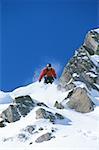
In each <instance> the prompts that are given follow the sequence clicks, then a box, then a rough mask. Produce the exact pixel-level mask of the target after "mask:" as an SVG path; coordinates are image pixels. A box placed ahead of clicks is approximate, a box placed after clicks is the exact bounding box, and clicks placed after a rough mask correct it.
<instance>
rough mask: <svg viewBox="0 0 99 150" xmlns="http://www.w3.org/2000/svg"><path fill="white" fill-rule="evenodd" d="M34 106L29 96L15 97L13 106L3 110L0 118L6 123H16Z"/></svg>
mask: <svg viewBox="0 0 99 150" xmlns="http://www.w3.org/2000/svg"><path fill="white" fill-rule="evenodd" d="M34 106H35V103H34V101H33V100H32V99H31V97H30V96H28V95H26V96H21V97H16V98H15V100H14V103H13V105H9V107H8V108H7V109H6V110H4V111H3V112H2V114H1V117H2V118H3V119H4V120H5V121H7V122H9V123H10V122H15V121H18V120H19V119H20V118H21V116H23V117H24V116H26V115H27V114H28V113H29V112H30V111H31V110H32V109H33V108H34Z"/></svg>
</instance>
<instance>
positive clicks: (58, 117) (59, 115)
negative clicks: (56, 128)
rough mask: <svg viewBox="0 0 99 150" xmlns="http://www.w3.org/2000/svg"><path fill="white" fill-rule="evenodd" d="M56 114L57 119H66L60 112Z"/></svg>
mask: <svg viewBox="0 0 99 150" xmlns="http://www.w3.org/2000/svg"><path fill="white" fill-rule="evenodd" d="M55 116H56V117H57V119H64V117H63V116H62V115H61V114H59V113H55Z"/></svg>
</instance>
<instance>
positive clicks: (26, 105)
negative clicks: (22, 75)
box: [14, 95, 35, 116]
mask: <svg viewBox="0 0 99 150" xmlns="http://www.w3.org/2000/svg"><path fill="white" fill-rule="evenodd" d="M14 102H15V103H16V104H17V107H18V109H19V111H20V113H21V115H22V116H26V115H27V114H28V113H29V112H30V111H31V110H32V109H33V107H34V106H35V102H34V101H33V100H32V98H31V97H30V96H29V95H26V96H19V97H16V98H15V101H14Z"/></svg>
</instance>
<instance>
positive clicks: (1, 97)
mask: <svg viewBox="0 0 99 150" xmlns="http://www.w3.org/2000/svg"><path fill="white" fill-rule="evenodd" d="M11 102H13V99H12V98H11V96H10V95H9V94H8V93H4V92H2V91H0V104H6V103H11Z"/></svg>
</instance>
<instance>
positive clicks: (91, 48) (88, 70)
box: [58, 31, 99, 90]
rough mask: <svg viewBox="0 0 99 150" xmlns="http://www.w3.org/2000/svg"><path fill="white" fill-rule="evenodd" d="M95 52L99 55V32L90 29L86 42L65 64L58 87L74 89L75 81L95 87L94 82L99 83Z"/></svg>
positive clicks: (98, 68)
mask: <svg viewBox="0 0 99 150" xmlns="http://www.w3.org/2000/svg"><path fill="white" fill-rule="evenodd" d="M95 54H97V55H99V33H97V32H95V31H90V32H88V34H87V36H86V38H85V41H84V44H83V45H82V46H81V47H80V48H79V49H78V50H77V51H76V53H75V55H74V56H73V57H72V58H71V59H70V61H69V62H68V64H67V65H66V66H65V68H64V70H63V73H62V75H61V77H60V82H59V85H58V88H59V89H60V88H65V90H70V89H74V88H75V84H74V81H81V82H84V83H85V84H86V86H87V87H88V88H89V89H90V88H93V87H92V85H93V84H94V83H96V84H99V65H96V64H94V62H93V61H92V59H91V56H92V55H95ZM94 87H95V86H94ZM98 90H99V89H98Z"/></svg>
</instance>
